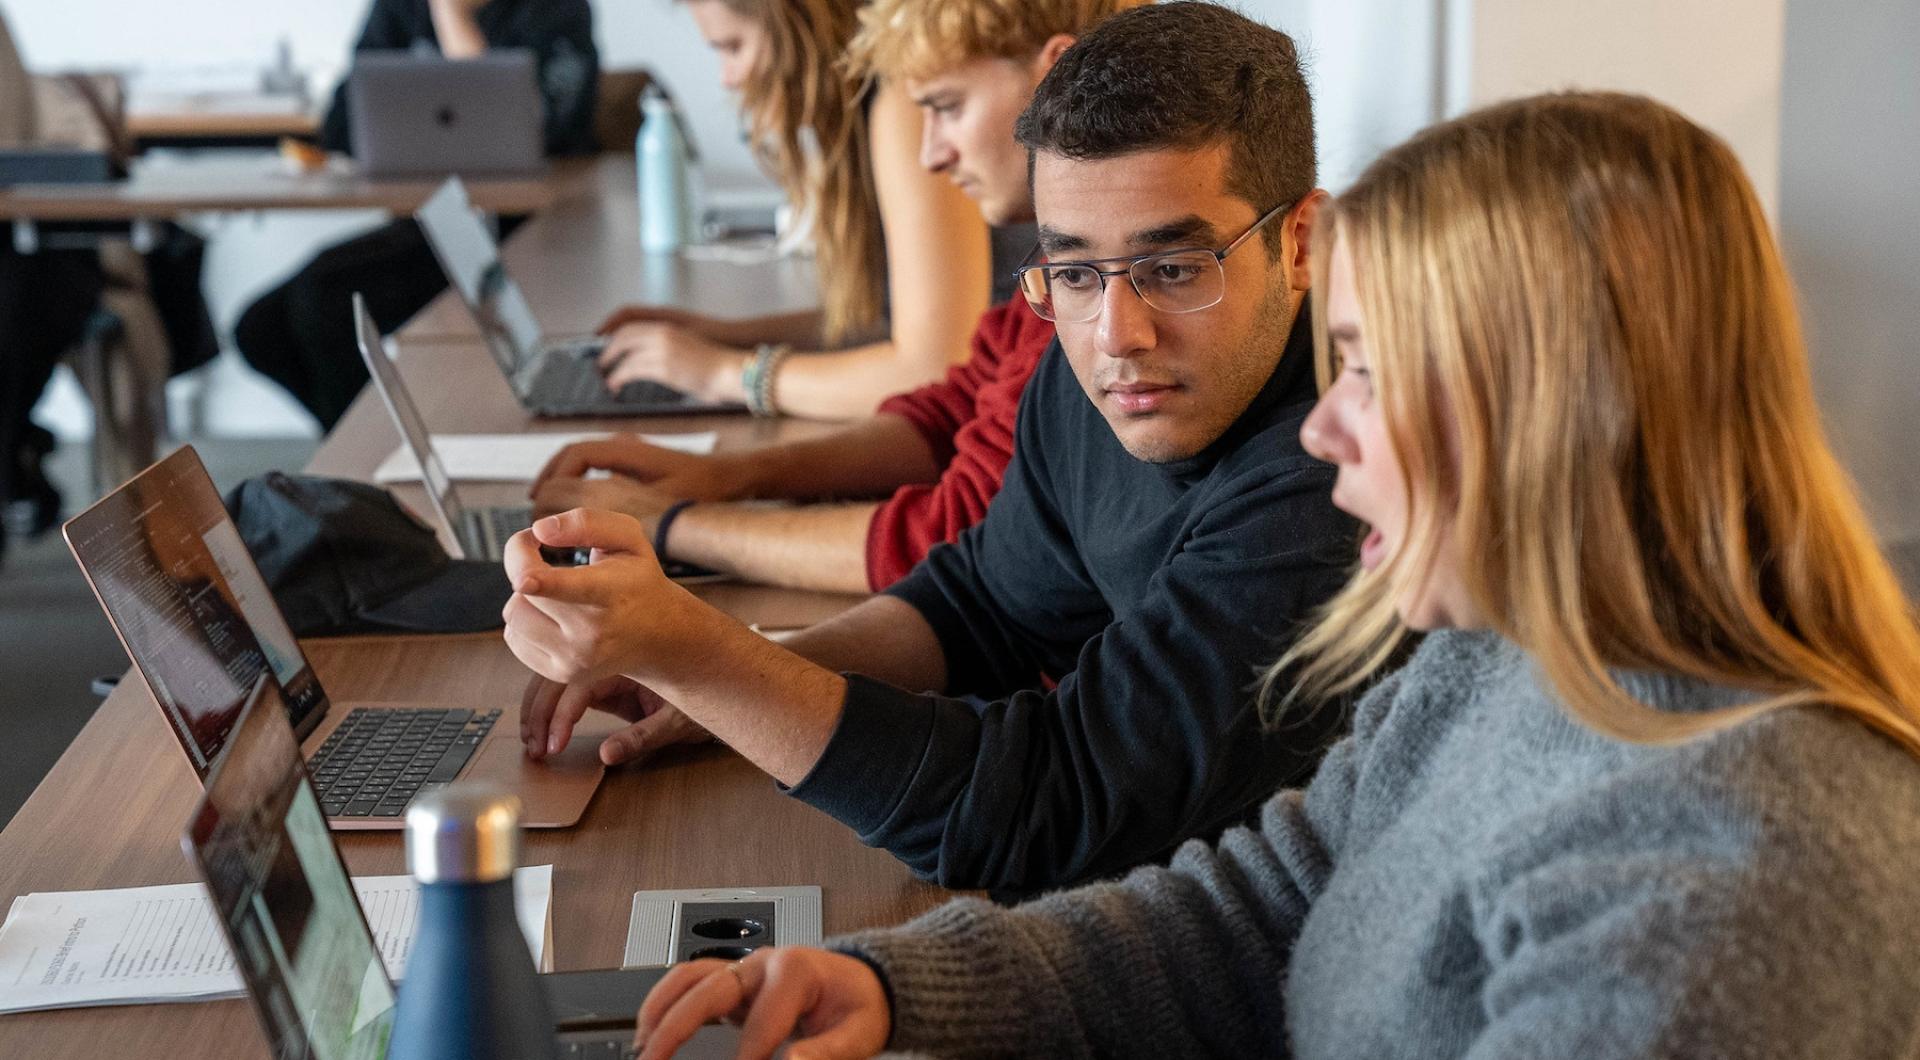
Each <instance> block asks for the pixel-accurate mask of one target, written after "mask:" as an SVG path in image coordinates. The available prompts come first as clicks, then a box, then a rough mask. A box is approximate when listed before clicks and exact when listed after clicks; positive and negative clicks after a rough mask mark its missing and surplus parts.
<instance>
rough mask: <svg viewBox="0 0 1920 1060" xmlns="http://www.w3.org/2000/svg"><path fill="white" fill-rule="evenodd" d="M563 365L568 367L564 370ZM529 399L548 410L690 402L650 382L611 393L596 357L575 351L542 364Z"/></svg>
mask: <svg viewBox="0 0 1920 1060" xmlns="http://www.w3.org/2000/svg"><path fill="white" fill-rule="evenodd" d="M590 352H591V351H589V353H590ZM561 365H567V366H568V367H565V368H562V367H560V366H561ZM527 398H528V399H529V400H532V401H537V402H539V403H540V404H541V405H543V406H546V407H561V408H581V407H589V406H598V405H606V404H608V403H617V404H621V405H653V406H658V405H681V404H685V403H686V400H687V395H686V394H685V393H683V392H681V391H679V390H675V389H674V388H673V387H670V386H668V385H666V384H665V383H657V382H654V381H652V380H650V379H636V380H634V381H633V382H631V383H628V384H627V385H625V386H623V387H621V388H620V389H619V390H618V391H614V392H611V393H610V392H608V390H607V384H606V381H605V380H604V379H603V378H602V377H601V375H600V368H599V366H598V365H597V364H596V363H595V362H594V360H593V358H592V356H590V355H581V354H576V353H574V352H573V351H572V350H567V351H565V352H561V351H558V350H556V351H554V352H553V353H551V354H549V355H548V356H547V358H546V363H545V364H543V365H541V370H540V374H539V376H538V377H537V378H536V379H535V381H534V385H533V388H532V390H531V391H530V392H529V393H528V394H527Z"/></svg>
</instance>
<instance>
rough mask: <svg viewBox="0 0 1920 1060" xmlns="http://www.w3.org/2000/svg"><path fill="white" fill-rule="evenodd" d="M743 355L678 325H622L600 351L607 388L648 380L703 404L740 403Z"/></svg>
mask: <svg viewBox="0 0 1920 1060" xmlns="http://www.w3.org/2000/svg"><path fill="white" fill-rule="evenodd" d="M747 357H748V355H747V354H746V353H743V352H741V351H740V350H736V349H734V348H733V347H731V346H728V345H725V344H723V343H719V342H715V341H713V340H712V339H709V338H707V337H705V336H703V335H701V334H699V333H698V332H695V331H692V330H689V329H687V328H683V327H681V326H680V325H678V324H661V323H635V324H623V325H621V326H620V327H619V328H618V329H616V330H615V331H614V332H613V334H611V335H609V336H607V344H606V347H605V348H604V349H602V350H601V351H600V374H601V375H602V376H603V377H605V379H606V383H607V389H608V390H610V391H616V392H617V391H618V390H619V389H620V388H621V387H623V386H626V385H627V384H628V383H632V382H637V381H639V380H642V379H650V380H654V381H656V382H661V383H665V384H667V385H668V386H670V387H673V388H674V389H676V390H682V391H685V392H686V393H689V394H692V395H694V396H696V397H699V398H703V399H705V400H708V401H744V400H746V390H745V388H744V386H743V384H742V382H741V373H742V371H743V370H744V369H745V368H746V364H747Z"/></svg>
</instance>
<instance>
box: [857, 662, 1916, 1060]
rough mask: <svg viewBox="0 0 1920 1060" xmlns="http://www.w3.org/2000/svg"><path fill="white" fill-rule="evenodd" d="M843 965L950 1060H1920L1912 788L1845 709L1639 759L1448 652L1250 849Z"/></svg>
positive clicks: (945, 921)
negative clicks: (1074, 1059)
mask: <svg viewBox="0 0 1920 1060" xmlns="http://www.w3.org/2000/svg"><path fill="white" fill-rule="evenodd" d="M1625 682H1626V684H1627V687H1628V690H1629V691H1630V692H1633V693H1634V694H1635V695H1636V696H1638V697H1640V698H1641V699H1643V700H1644V701H1647V702H1650V703H1653V704H1654V705H1656V706H1659V707H1661V708H1663V709H1669V710H1700V709H1704V708H1708V707H1714V706H1724V705H1729V704H1732V703H1735V702H1740V701H1742V700H1743V699H1746V698H1751V697H1746V696H1742V695H1740V694H1738V693H1734V692H1731V691H1729V690H1726V689H1720V688H1714V687H1711V686H1707V685H1704V684H1701V683H1699V682H1694V681H1687V680H1683V679H1676V678H1671V677H1657V676H1638V675H1636V676H1629V677H1627V678H1626V679H1625ZM834 945H835V946H836V947H837V948H841V949H845V950H848V951H850V952H855V953H857V954H860V955H861V956H864V957H865V958H866V959H867V960H869V961H870V962H871V963H873V964H875V965H876V966H877V967H879V968H880V969H882V970H883V972H884V975H885V977H886V980H887V983H888V986H889V989H890V991H891V993H892V995H893V998H894V1012H893V1017H894V1034H893V1041H892V1043H891V1045H892V1047H893V1048H896V1049H907V1050H914V1051H916V1052H924V1053H929V1054H937V1055H944V1056H1005V1055H1028V1056H1047V1057H1070V1056H1101V1057H1114V1056H1149V1057H1179V1056H1255V1055H1276V1056H1278V1055H1291V1056H1295V1057H1302V1058H1314V1057H1340V1058H1348V1057H1370V1058H1383V1057H1416V1056H1417V1057H1449V1056H1470V1057H1476V1058H1492V1057H1581V1058H1596V1057H1599V1058H1607V1057H1652V1056H1659V1057H1782V1058H1786V1057H1792V1058H1803V1057H1818V1058H1822V1060H1845V1058H1854V1057H1858V1058H1869V1057H1870V1058H1873V1060H1884V1058H1888V1057H1912V1056H1920V764H1916V763H1915V762H1914V761H1913V760H1912V759H1911V758H1910V757H1909V756H1908V755H1906V754H1905V753H1904V752H1902V751H1901V750H1900V749H1898V748H1897V747H1895V746H1894V745H1893V744H1892V743H1891V742H1890V741H1888V740H1886V739H1884V738H1882V737H1880V736H1878V735H1875V734H1874V733H1872V732H1870V731H1869V730H1867V729H1866V728H1865V727H1863V726H1861V725H1859V724H1858V723H1856V722H1853V721H1850V720H1848V719H1846V718H1844V717H1843V716H1841V715H1840V714H1838V713H1837V712H1833V711H1827V710H1821V709H1803V710H1789V711H1778V712H1775V713H1773V714H1770V715H1766V716H1763V717H1761V718H1759V719H1756V720H1754V721H1751V722H1749V723H1747V724H1744V725H1742V726H1739V727H1737V728H1736V729H1734V730H1732V731H1729V732H1725V733H1721V734H1717V735H1714V736H1711V737H1706V738H1703V739H1700V740H1697V741H1694V742H1691V743H1688V744H1685V745H1682V746H1678V747H1646V746H1638V745H1630V744H1624V743H1620V742H1616V741H1613V740H1609V739H1607V738H1605V737H1602V736H1599V735H1597V734H1595V733H1593V732H1592V731H1590V730H1588V729H1586V728H1584V727H1582V726H1581V725H1579V724H1578V723H1576V722H1574V721H1572V720H1571V719H1570V718H1569V717H1567V716H1566V714H1565V713H1564V712H1563V711H1562V710H1561V709H1560V707H1559V706H1558V705H1557V702H1556V700H1555V699H1554V698H1553V696H1552V695H1551V693H1550V692H1548V691H1547V690H1546V688H1545V687H1544V682H1543V680H1542V679H1541V678H1540V676H1539V674H1538V672H1537V670H1536V669H1535V667H1534V666H1533V665H1532V664H1531V663H1530V662H1529V661H1528V659H1527V658H1526V657H1525V656H1524V655H1523V654H1522V653H1521V652H1520V651H1519V650H1518V649H1517V648H1515V647H1514V646H1513V645H1512V644H1511V643H1509V642H1506V641H1504V640H1502V639H1500V638H1498V637H1495V636H1493V635H1490V634H1484V633H1460V632H1452V633H1441V634H1436V635H1434V636H1432V637H1429V638H1428V639H1427V641H1426V643H1425V644H1424V645H1422V647H1421V648H1420V650H1419V651H1418V652H1417V653H1416V654H1415V657H1414V659H1413V661H1412V662H1411V663H1410V664H1409V665H1408V666H1407V667H1406V668H1405V669H1404V670H1402V671H1400V672H1399V673H1398V674H1395V675H1393V676H1392V677H1390V678H1388V679H1387V680H1386V681H1385V682H1383V684H1382V685H1381V686H1380V687H1379V688H1377V689H1376V690H1375V691H1374V692H1372V693H1371V694H1370V695H1369V696H1368V697H1367V698H1366V699H1365V700H1364V701H1363V702H1362V704H1361V705H1360V707H1359V708H1358V710H1357V712H1356V716H1355V719H1354V733H1353V735H1352V737H1351V738H1349V739H1347V740H1346V741H1344V742H1342V743H1341V744H1339V745H1337V746H1336V747H1335V748H1334V750H1333V751H1332V752H1331V753H1330V754H1329V756H1328V757H1327V760H1326V763H1325V765H1323V766H1322V767H1321V771H1320V774H1319V776H1318V777H1317V778H1316V779H1315V780H1314V782H1313V784H1312V786H1311V787H1309V788H1307V789H1306V790H1305V791H1288V792H1284V793H1282V794H1281V795H1279V796H1278V797H1276V798H1274V799H1273V800H1272V801H1271V802H1269V803H1268V804H1267V805H1266V807H1265V809H1264V810H1263V811H1262V814H1261V819H1260V824H1259V828H1258V829H1257V830H1255V829H1238V830H1235V831H1232V832H1229V833H1228V834H1227V835H1226V836H1224V837H1223V838H1222V839H1221V840H1220V841H1219V843H1218V844H1217V845H1215V846H1213V847H1211V848H1209V847H1207V846H1204V845H1202V844H1200V843H1197V842H1195V843H1189V844H1187V845H1186V846H1185V847H1183V848H1182V849H1181V850H1180V852H1179V853H1178V855H1177V856H1176V857H1175V858H1174V860H1173V863H1172V865H1171V867H1169V868H1150V869H1142V870H1139V871H1136V872H1134V873H1132V874H1131V875H1129V876H1127V877H1126V878H1125V879H1124V880H1121V881H1119V882H1117V883H1108V884H1098V885H1095V886H1091V887H1085V888H1082V889H1079V890H1074V891H1067V892H1062V893H1060V894H1057V895H1054V896H1051V897H1048V898H1044V899H1041V900H1039V901H1036V902H1033V903H1030V904H1028V905H1025V906H1021V907H1019V908H1017V909H1011V910H1009V909H1001V908H996V907H994V906H991V905H988V904H986V903H984V902H979V901H972V900H968V901H959V902H954V903H952V904H949V905H947V906H945V907H943V908H941V909H938V910H935V911H933V912H932V913H929V914H927V915H926V916H924V917H921V918H920V919H919V920H916V921H914V922H912V923H910V924H908V925H906V926H904V927H902V928H899V929H896V930H892V931H878V932H868V933H864V934H860V935H854V936H848V937H846V938H843V939H840V940H837V941H836V943H835V944H834Z"/></svg>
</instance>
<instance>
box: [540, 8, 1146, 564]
mask: <svg viewBox="0 0 1920 1060" xmlns="http://www.w3.org/2000/svg"><path fill="white" fill-rule="evenodd" d="M1141 2H1142V0H1039V2H1023V3H1019V4H1008V3H1004V2H1001V0H978V2H973V3H969V2H967V0H959V3H960V5H961V6H966V7H968V8H972V9H977V10H971V11H970V12H969V14H970V15H972V16H973V17H970V18H965V19H951V18H950V19H918V18H912V19H908V18H896V17H891V15H892V14H894V13H895V12H894V9H896V8H899V7H901V6H903V5H901V4H899V3H890V2H881V3H876V4H873V5H871V6H870V8H869V10H868V12H867V13H866V17H864V18H863V23H864V25H863V27H862V30H861V33H860V35H859V37H857V38H856V39H855V41H854V42H853V45H852V46H851V48H850V49H849V50H850V56H851V62H852V63H853V65H854V67H855V71H856V74H857V75H872V76H877V77H885V78H899V79H902V80H903V81H904V82H905V83H906V85H907V87H908V90H909V91H910V92H911V93H912V94H913V97H914V99H915V100H916V101H917V102H918V103H919V104H920V107H921V110H922V114H923V116H924V119H925V124H924V133H923V136H922V141H921V161H922V163H923V164H925V165H926V166H927V168H929V169H931V170H933V171H935V172H939V173H945V174H946V175H947V176H948V177H950V178H951V179H952V180H953V181H954V183H955V184H957V185H958V186H959V187H960V188H961V189H962V190H964V191H965V192H966V193H967V194H968V195H970V196H972V197H973V198H974V200H975V201H976V202H978V203H979V204H980V210H981V213H982V214H984V215H985V217H986V219H987V222H988V223H989V224H991V225H994V226H1005V225H1012V224H1025V223H1027V222H1031V221H1032V220H1033V195H1032V191H1031V189H1030V187H1029V185H1028V179H1027V152H1026V150H1025V149H1024V148H1023V147H1021V146H1020V145H1019V144H1018V143H1016V142H1015V140H1014V138H1013V123H1014V119H1016V118H1017V117H1019V115H1020V112H1021V111H1022V110H1023V109H1025V107H1026V105H1027V101H1028V100H1029V99H1030V98H1031V96H1032V94H1033V89H1034V87H1035V86H1036V85H1038V84H1039V83H1040V79H1041V78H1042V77H1044V76H1045V75H1046V73H1047V71H1048V70H1050V69H1051V68H1052V67H1053V63H1054V60H1055V59H1057V58H1058V57H1059V56H1060V54H1061V52H1063V51H1065V50H1066V48H1067V47H1068V45H1070V44H1072V43H1073V40H1074V37H1075V35H1076V34H1078V33H1079V32H1081V31H1083V30H1085V29H1087V28H1089V27H1090V26H1091V25H1092V24H1093V23H1094V22H1095V21H1097V20H1098V19H1100V18H1102V17H1104V16H1105V15H1108V14H1111V13H1113V12H1114V11H1117V10H1121V9H1124V8H1129V7H1136V6H1139V4H1140V3H1141ZM903 252H905V253H933V252H935V251H934V250H933V248H907V249H906V250H904V251H903ZM1053 336H1054V329H1053V325H1052V324H1051V323H1049V322H1047V321H1045V320H1042V319H1040V318H1039V317H1038V316H1036V315H1035V314H1034V312H1033V310H1032V309H1031V308H1029V307H1028V305H1027V303H1026V300H1025V299H1024V298H1021V297H1020V296H1019V295H1015V296H1014V297H1013V298H1011V299H1009V300H1008V301H1006V302H1003V303H1001V304H999V305H996V306H994V307H992V308H991V309H989V310H987V312H986V313H984V314H983V315H982V316H981V318H980V323H979V325H978V326H977V327H976V329H975V330H974V334H973V350H972V354H971V356H970V357H969V358H968V359H967V361H966V362H965V363H964V364H961V365H959V366H958V367H955V368H954V369H952V370H951V371H950V372H949V373H948V375H947V378H946V379H945V380H944V381H942V382H939V383H934V384H932V385H929V386H925V387H922V388H920V389H918V390H914V391H910V392H908V393H905V394H900V395H897V396H895V397H893V398H891V399H889V400H887V401H886V402H884V403H883V404H882V405H881V406H880V408H879V410H878V412H877V413H876V415H874V416H872V417H871V418H869V419H867V420H864V421H861V422H859V423H855V424H852V425H850V426H848V427H846V428H844V429H842V430H839V431H836V432H834V433H831V434H828V435H825V436H823V437H819V438H816V439H811V440H808V441H803V442H793V443H787V444H783V445H776V446H769V447H765V448H761V449H754V450H747V451H744V452H737V453H720V454H716V455H713V456H692V455H688V454H685V453H679V452H675V451H672V450H667V449H662V448H659V447H657V446H651V445H648V444H646V443H645V442H642V441H640V440H639V439H637V438H634V437H631V436H620V437H615V438H611V439H607V440H604V441H596V442H583V443H580V444H577V445H573V446H569V447H567V448H566V449H564V450H562V451H561V452H560V453H559V454H558V455H556V456H555V457H554V459H553V460H552V461H551V462H550V463H549V464H548V465H547V467H546V468H545V469H544V470H543V471H542V472H541V473H540V475H539V477H538V478H537V479H536V480H535V481H534V484H533V489H532V494H533V498H534V503H535V506H536V508H538V509H539V510H540V512H541V513H542V514H546V513H549V512H557V511H565V510H568V509H570V508H576V507H588V508H602V509H608V510H612V511H619V512H625V513H626V514H628V515H632V516H634V517H635V518H637V519H639V520H640V521H641V522H642V524H643V525H645V527H646V528H647V531H648V533H650V534H652V535H653V540H654V543H655V548H656V549H657V550H658V551H659V552H660V553H661V557H662V559H668V558H671V559H673V560H677V561H681V562H686V563H692V564H696V565H698V566H702V567H706V568H709V569H712V570H717V571H723V572H726V573H729V574H734V575H738V576H740V577H742V578H746V579H749V580H752V581H757V582H764V583H768V584H772V585H783V586H791V587H795V588H805V589H825V590H832V591H840V592H864V591H869V590H871V591H879V590H881V589H885V588H886V587H888V586H890V585H892V584H893V583H894V582H896V581H898V580H899V579H900V578H902V577H903V576H905V575H906V573H907V572H908V571H909V570H912V569H913V566H914V565H915V564H916V563H918V562H920V559H921V557H923V556H925V555H926V553H927V550H928V549H930V548H932V547H933V546H934V545H937V544H941V543H943V542H948V541H952V540H953V539H954V538H955V537H957V536H958V535H959V533H960V531H962V530H964V529H966V528H967V527H969V526H972V525H973V524H974V523H977V522H979V521H980V519H981V517H982V516H984V515H985V514H986V510H987V504H988V502H990V501H992V500H993V497H994V495H995V494H996V493H998V492H999V491H1000V481H1001V477H1002V476H1003V475H1004V474H1005V473H1006V469H1007V462H1008V460H1009V459H1010V458H1011V456H1012V454H1013V427H1014V413H1015V410H1016V409H1017V408H1018V406H1019V403H1020V394H1021V392H1022V391H1023V390H1024V389H1025V388H1026V385H1027V380H1028V378H1029V377H1031V376H1032V375H1033V370H1034V367H1035V365H1036V364H1038V363H1039V360H1040V355H1041V354H1042V353H1043V352H1045V350H1046V348H1047V344H1048V343H1049V342H1051V341H1052V340H1053ZM591 470H607V471H612V472H615V475H614V476H612V477H610V478H598V479H589V478H585V477H584V476H585V475H586V473H587V472H588V471H591ZM849 498H885V499H866V500H849ZM766 500H788V501H804V502H812V503H805V504H799V505H781V506H769V505H765V504H755V503H741V502H754V501H766Z"/></svg>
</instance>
